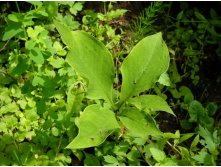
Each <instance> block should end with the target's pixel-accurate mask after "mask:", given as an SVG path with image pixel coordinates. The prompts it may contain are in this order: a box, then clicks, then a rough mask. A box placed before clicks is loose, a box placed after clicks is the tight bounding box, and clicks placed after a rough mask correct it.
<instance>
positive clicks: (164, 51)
mask: <svg viewBox="0 0 221 167" xmlns="http://www.w3.org/2000/svg"><path fill="white" fill-rule="evenodd" d="M168 66H169V52H168V48H167V46H166V44H165V42H164V41H163V39H162V33H157V34H154V35H151V36H148V37H146V38H144V39H143V40H141V41H140V42H139V43H138V44H137V45H136V46H135V47H134V48H133V49H132V51H131V52H130V54H129V55H128V56H127V57H126V58H125V60H124V62H123V63H122V66H121V72H122V78H123V83H122V89H121V102H124V101H125V100H127V99H128V98H130V97H131V96H134V95H137V94H139V93H140V92H142V91H144V90H148V89H149V88H151V86H152V85H153V84H154V83H155V82H157V80H158V79H159V77H160V75H161V74H163V73H164V72H166V71H167V68H168Z"/></svg>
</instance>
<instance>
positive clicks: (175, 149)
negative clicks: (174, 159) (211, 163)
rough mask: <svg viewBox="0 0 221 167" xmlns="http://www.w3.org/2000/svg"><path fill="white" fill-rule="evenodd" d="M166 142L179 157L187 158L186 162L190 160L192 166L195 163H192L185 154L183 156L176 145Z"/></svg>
mask: <svg viewBox="0 0 221 167" xmlns="http://www.w3.org/2000/svg"><path fill="white" fill-rule="evenodd" d="M167 144H168V145H169V146H170V147H171V148H172V149H173V150H174V151H176V152H177V153H178V154H179V155H180V156H181V157H184V159H185V160H187V161H188V162H190V163H191V165H192V166H195V164H193V163H192V161H189V160H188V159H187V158H186V157H185V156H183V155H182V153H181V152H180V151H179V150H178V149H177V148H176V147H174V146H173V145H172V144H171V143H170V142H169V141H167Z"/></svg>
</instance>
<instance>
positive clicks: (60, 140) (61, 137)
mask: <svg viewBox="0 0 221 167" xmlns="http://www.w3.org/2000/svg"><path fill="white" fill-rule="evenodd" d="M62 139H63V136H62V135H61V136H60V139H59V144H58V148H57V151H56V157H57V156H58V153H59V150H60V147H61V142H62Z"/></svg>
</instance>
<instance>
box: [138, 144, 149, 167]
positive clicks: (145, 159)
mask: <svg viewBox="0 0 221 167" xmlns="http://www.w3.org/2000/svg"><path fill="white" fill-rule="evenodd" d="M135 147H136V149H137V150H138V151H139V153H140V155H141V157H142V158H143V159H144V161H145V162H146V163H147V164H148V165H149V166H152V164H151V163H150V162H149V161H148V160H147V158H145V156H144V155H143V153H142V151H141V150H140V149H139V147H138V145H136V144H135Z"/></svg>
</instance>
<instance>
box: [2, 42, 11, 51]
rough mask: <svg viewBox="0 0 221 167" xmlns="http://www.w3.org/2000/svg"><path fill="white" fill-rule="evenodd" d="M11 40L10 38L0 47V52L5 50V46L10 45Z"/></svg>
mask: <svg viewBox="0 0 221 167" xmlns="http://www.w3.org/2000/svg"><path fill="white" fill-rule="evenodd" d="M9 41H10V39H9V40H8V41H7V42H6V43H5V45H4V46H3V47H2V48H1V49H0V52H1V51H3V50H4V49H5V47H6V46H7V45H8V42H9Z"/></svg>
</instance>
